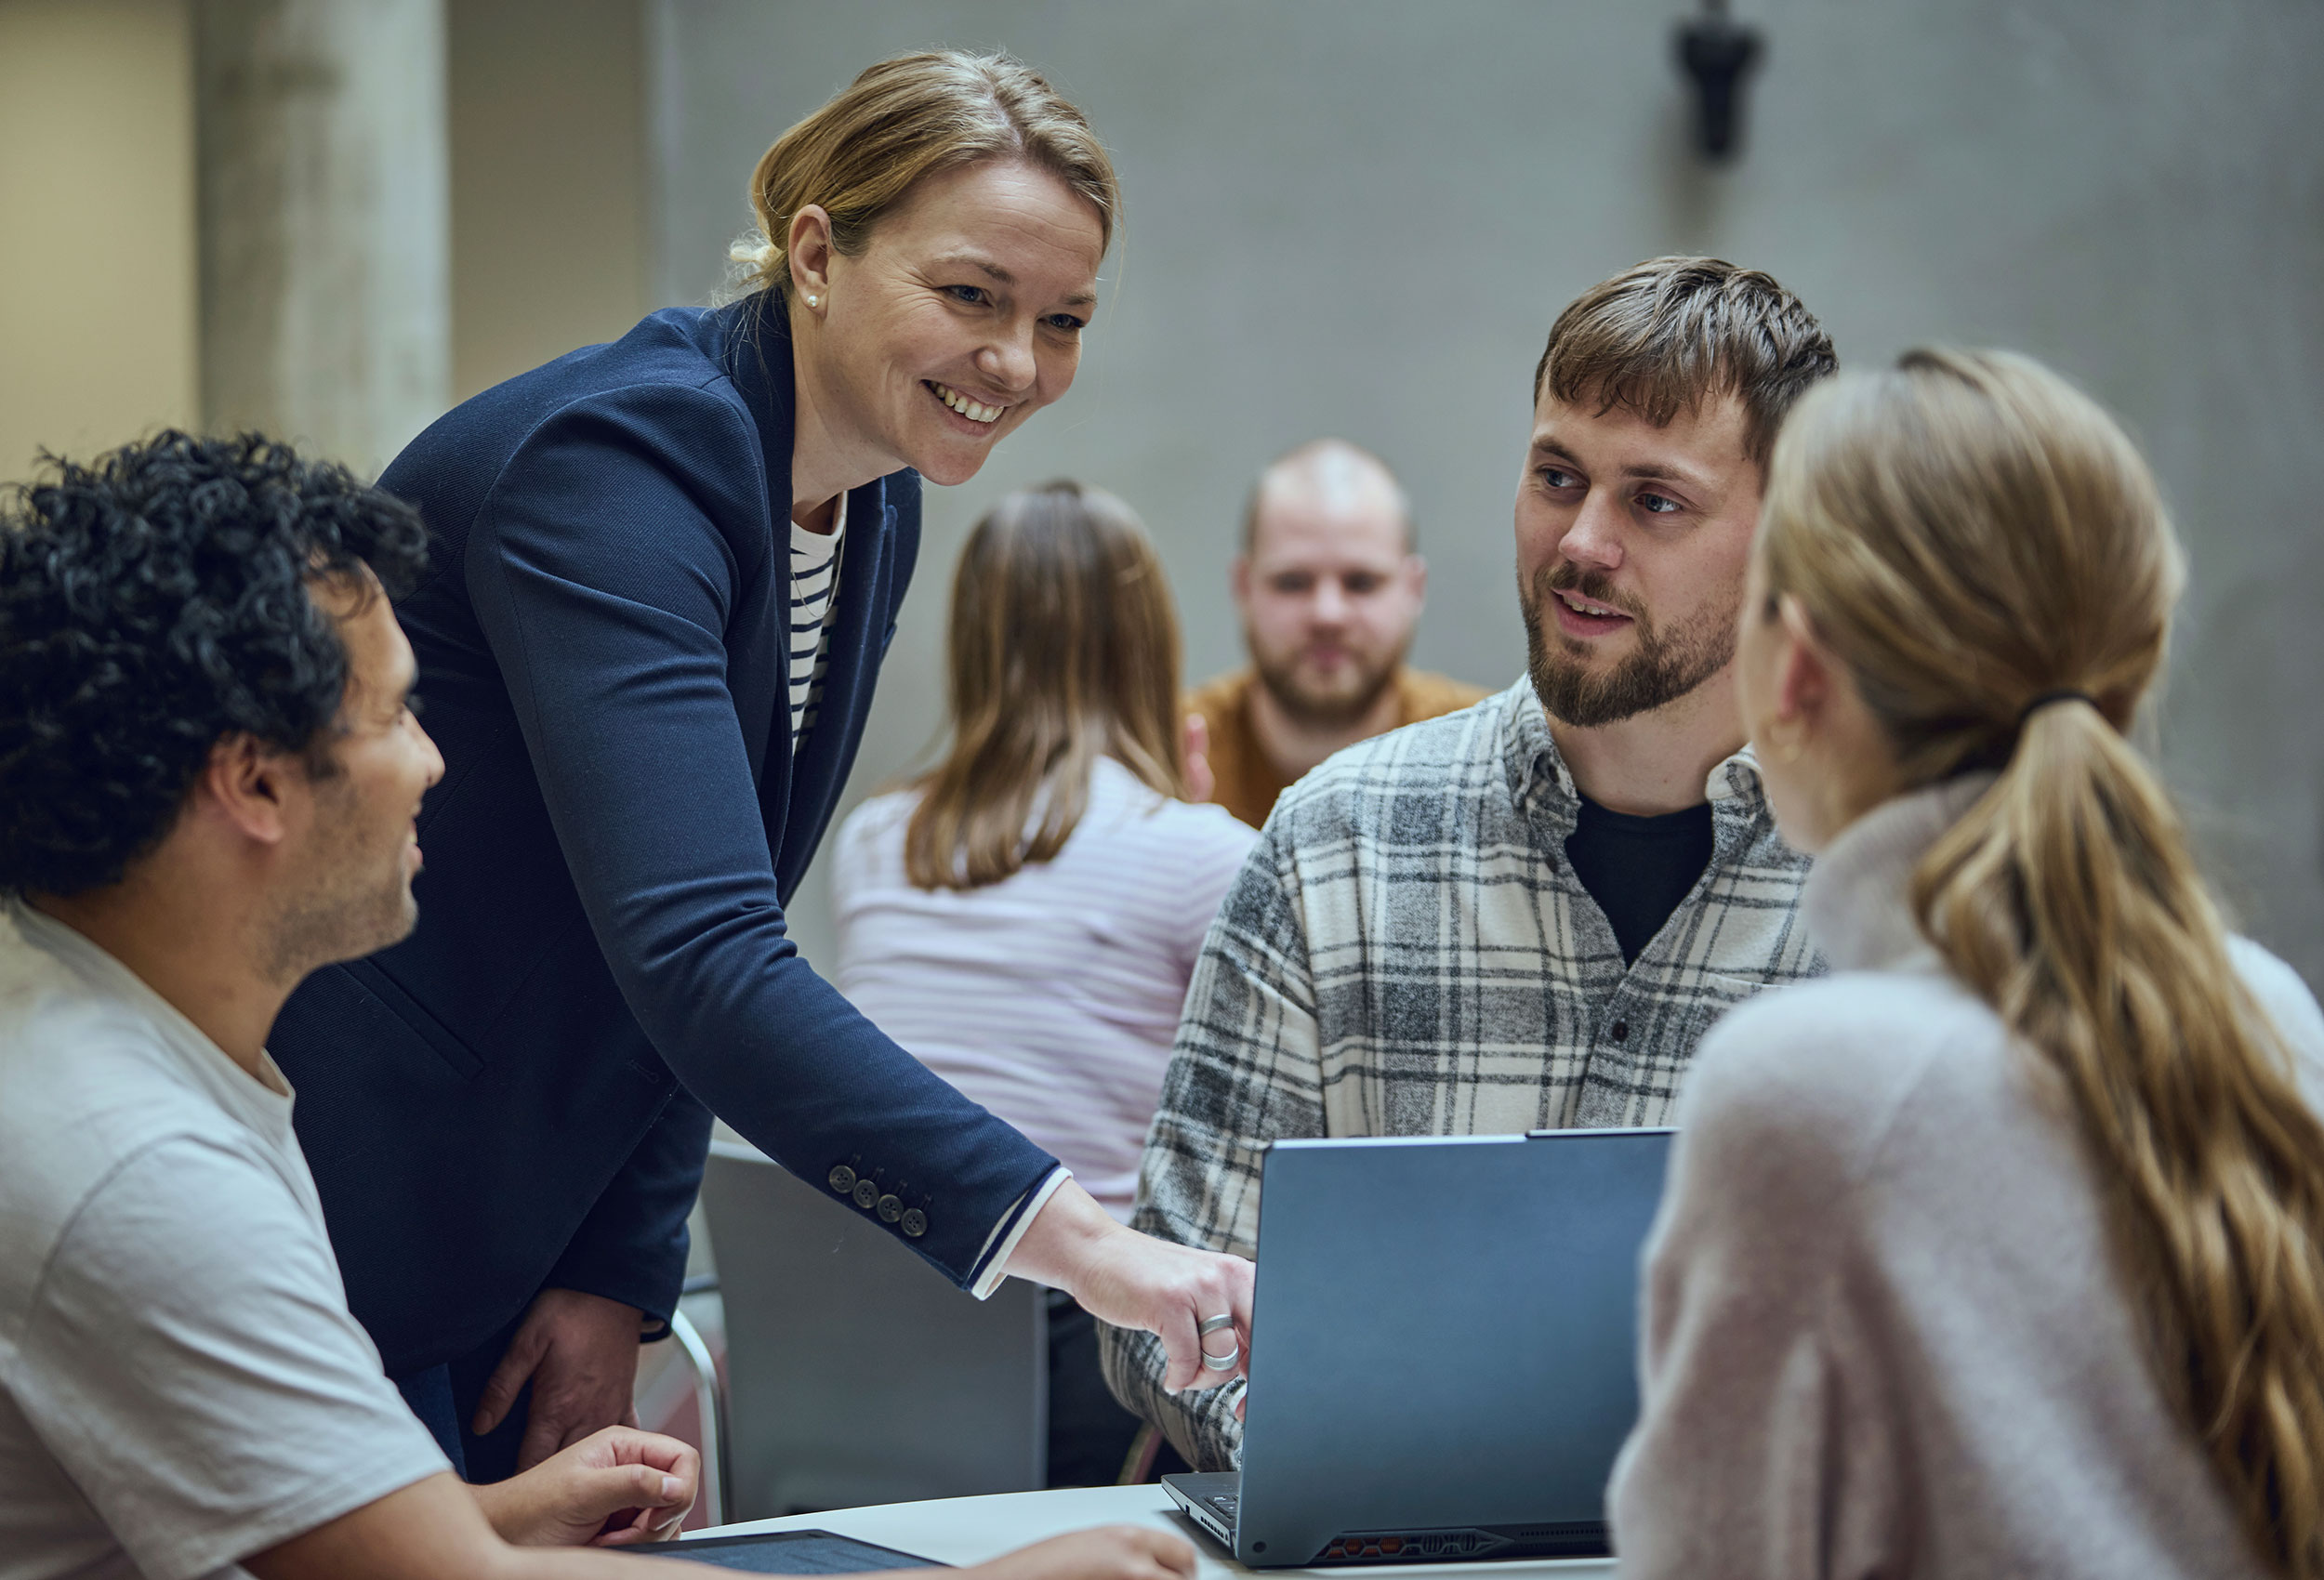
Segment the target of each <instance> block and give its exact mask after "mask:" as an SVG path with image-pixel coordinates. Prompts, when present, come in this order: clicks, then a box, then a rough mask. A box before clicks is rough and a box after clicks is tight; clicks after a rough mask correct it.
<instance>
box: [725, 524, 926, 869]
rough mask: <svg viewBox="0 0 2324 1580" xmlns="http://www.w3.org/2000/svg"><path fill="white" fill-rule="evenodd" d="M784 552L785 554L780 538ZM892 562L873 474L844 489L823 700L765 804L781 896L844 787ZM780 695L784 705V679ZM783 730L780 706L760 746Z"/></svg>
mask: <svg viewBox="0 0 2324 1580" xmlns="http://www.w3.org/2000/svg"><path fill="white" fill-rule="evenodd" d="M784 552H785V554H786V556H787V555H788V553H789V546H788V545H786V546H785V549H784ZM894 561H895V510H894V507H891V505H889V504H888V501H887V480H886V479H884V478H881V479H876V480H874V481H871V482H869V483H866V484H865V485H864V486H863V487H862V488H859V489H855V490H853V491H852V492H851V493H850V494H848V496H847V543H846V546H844V547H843V548H842V549H841V551H840V560H839V586H838V597H837V599H836V600H835V601H834V602H833V604H832V606H831V614H830V618H829V620H828V622H827V624H826V625H825V629H826V631H827V632H828V635H829V640H830V647H831V662H830V665H829V666H828V667H827V668H825V671H824V678H823V700H822V702H821V703H820V704H818V705H817V707H816V710H815V723H814V728H812V729H811V730H810V731H807V733H806V735H805V736H804V737H803V738H802V739H801V740H800V741H799V753H798V756H797V757H796V758H794V759H793V761H792V762H791V764H790V772H789V774H788V775H787V776H786V777H787V778H788V779H789V781H790V792H791V793H790V797H789V804H788V806H787V807H785V808H783V809H780V811H779V813H778V809H776V808H775V807H773V806H768V808H767V810H768V813H769V815H770V818H772V817H774V816H776V815H780V816H781V819H782V821H781V823H779V824H778V823H773V822H772V821H771V822H770V823H769V824H768V830H767V832H768V836H769V837H770V838H771V839H773V840H775V841H776V843H775V860H774V875H775V887H776V889H779V890H780V891H781V892H782V893H783V894H785V895H786V896H787V895H789V894H790V893H791V891H792V889H794V888H795V887H796V886H797V885H798V883H799V879H800V878H801V877H802V876H805V874H806V871H807V863H808V862H809V860H810V859H811V858H812V856H813V855H814V851H815V846H816V844H817V843H818V842H819V841H820V840H821V839H822V837H823V831H824V826H825V824H826V823H828V822H829V821H830V818H831V812H832V809H833V808H834V807H836V806H837V805H838V799H839V793H840V792H841V791H842V790H843V789H845V788H846V786H847V776H848V771H849V770H851V769H852V768H853V767H854V766H855V747H856V744H857V742H858V741H859V740H860V739H861V738H862V736H863V725H864V720H865V718H866V716H868V715H869V713H870V711H871V701H872V689H873V686H874V684H875V680H876V678H877V677H878V673H879V657H880V654H879V647H880V642H881V639H883V638H884V637H885V635H886V633H887V619H888V605H889V601H890V600H889V598H888V588H889V585H890V583H891V580H892V579H893V576H894V572H895V564H894ZM785 699H786V707H787V700H788V690H787V685H786V691H785ZM789 729H790V718H789V715H788V713H787V711H786V713H785V715H784V717H783V718H782V719H781V721H780V722H779V724H778V726H777V732H778V734H779V735H780V736H782V737H783V738H782V739H781V740H778V741H774V742H772V743H770V744H769V746H768V748H767V751H768V755H769V757H772V756H773V754H774V753H775V752H777V751H780V750H785V749H786V746H787V742H788V735H789ZM770 767H772V764H770ZM774 777H775V776H774V775H773V774H772V772H770V773H767V774H765V775H764V776H763V777H762V778H761V779H760V781H759V783H760V785H761V787H762V788H761V790H760V799H761V802H762V803H764V801H765V791H764V788H763V786H765V785H766V784H769V783H772V782H773V780H774Z"/></svg>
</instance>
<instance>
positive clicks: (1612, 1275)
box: [1162, 1130, 1672, 1568]
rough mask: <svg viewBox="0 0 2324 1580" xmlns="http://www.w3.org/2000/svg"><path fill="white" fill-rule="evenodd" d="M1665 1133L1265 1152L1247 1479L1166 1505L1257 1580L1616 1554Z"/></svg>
mask: <svg viewBox="0 0 2324 1580" xmlns="http://www.w3.org/2000/svg"><path fill="white" fill-rule="evenodd" d="M1671 1134H1672V1132H1670V1131H1669V1130H1543V1131H1536V1132H1534V1133H1533V1134H1532V1135H1530V1136H1476V1137H1450V1138H1426V1139H1402V1138H1397V1139H1354V1140H1330V1141H1278V1142H1276V1143H1275V1144H1274V1145H1273V1146H1271V1147H1270V1148H1268V1150H1267V1154H1266V1159H1265V1162H1264V1164H1263V1165H1261V1167H1262V1174H1261V1181H1262V1190H1261V1197H1260V1217H1259V1246H1260V1260H1259V1275H1258V1289H1257V1293H1256V1295H1255V1297H1254V1305H1253V1308H1252V1312H1251V1324H1252V1344H1251V1373H1250V1400H1249V1406H1248V1413H1247V1418H1246V1420H1245V1422H1244V1428H1243V1468H1242V1470H1241V1471H1240V1472H1239V1473H1236V1472H1231V1471H1230V1472H1225V1473H1221V1474H1209V1475H1201V1474H1196V1475H1182V1476H1166V1477H1164V1478H1163V1481H1162V1484H1163V1487H1164V1488H1165V1489H1166V1490H1167V1491H1168V1492H1169V1494H1170V1496H1171V1498H1172V1499H1173V1500H1175V1501H1176V1502H1177V1503H1178V1505H1179V1507H1180V1508H1183V1509H1184V1510H1185V1511H1186V1512H1187V1514H1188V1515H1189V1516H1190V1517H1191V1518H1192V1519H1193V1520H1195V1522H1196V1523H1198V1524H1200V1525H1202V1526H1203V1527H1204V1528H1205V1529H1207V1530H1208V1531H1209V1532H1210V1534H1213V1535H1214V1536H1216V1537H1218V1538H1219V1539H1220V1540H1221V1542H1224V1543H1226V1544H1228V1545H1229V1546H1231V1547H1233V1548H1234V1549H1235V1558H1236V1559H1237V1560H1240V1561H1241V1562H1243V1563H1245V1564H1247V1565H1248V1566H1250V1567H1252V1568H1269V1567H1274V1566H1279V1565H1288V1564H1296V1565H1313V1564H1335V1563H1381V1562H1390V1563H1393V1562H1429V1563H1442V1562H1445V1561H1446V1560H1452V1559H1470V1558H1547V1557H1560V1558H1567V1557H1570V1558H1580V1557H1590V1556H1603V1555H1604V1553H1605V1552H1606V1551H1607V1545H1606V1528H1605V1486H1606V1480H1607V1477H1608V1474H1609V1472H1610V1471H1611V1470H1612V1469H1613V1466H1614V1456H1615V1454H1616V1452H1617V1451H1618V1450H1619V1449H1620V1447H1621V1445H1622V1440H1623V1439H1624V1438H1625V1437H1626V1436H1628V1435H1629V1432H1630V1429H1631V1424H1632V1423H1633V1422H1634V1421H1635V1420H1636V1419H1637V1415H1638V1383H1637V1375H1636V1359H1635V1357H1636V1353H1637V1345H1638V1341H1637V1325H1638V1323H1637V1303H1638V1271H1639V1249H1640V1247H1641V1245H1642V1244H1644V1239H1645V1235H1646V1230H1647V1226H1648V1225H1649V1224H1650V1223H1652V1221H1653V1219H1654V1216H1655V1209H1656V1207H1657V1205H1658V1204H1659V1202H1660V1200H1661V1195H1662V1175H1663V1166H1664V1164H1665V1162H1666V1160H1667V1158H1668V1156H1669V1154H1670V1137H1671Z"/></svg>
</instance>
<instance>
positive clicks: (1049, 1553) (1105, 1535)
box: [962, 1525, 1195, 1580]
mask: <svg viewBox="0 0 2324 1580" xmlns="http://www.w3.org/2000/svg"><path fill="white" fill-rule="evenodd" d="M962 1573H966V1574H973V1575H975V1576H977V1577H978V1580H1194V1573H1195V1549H1194V1547H1192V1546H1191V1545H1190V1544H1189V1543H1188V1542H1187V1540H1186V1539H1185V1538H1184V1537H1183V1536H1173V1535H1171V1534H1169V1532H1168V1531H1155V1530H1150V1529H1148V1528H1147V1527H1145V1526H1143V1525H1100V1526H1098V1527H1097V1528H1096V1529H1095V1530H1090V1531H1076V1532H1074V1533H1073V1534H1070V1535H1064V1536H1051V1537H1050V1539H1049V1540H1048V1541H1046V1542H1036V1543H1034V1544H1033V1546H1031V1547H1019V1548H1018V1549H1017V1550H1016V1551H1015V1552H1010V1553H1003V1554H1001V1555H1000V1557H998V1558H997V1559H993V1560H990V1561H989V1562H985V1563H980V1564H977V1565H976V1566H974V1567H973V1568H971V1569H967V1570H964V1571H962Z"/></svg>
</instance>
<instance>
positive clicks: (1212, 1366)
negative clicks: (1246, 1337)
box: [1202, 1344, 1243, 1372]
mask: <svg viewBox="0 0 2324 1580" xmlns="http://www.w3.org/2000/svg"><path fill="white" fill-rule="evenodd" d="M1242 1358H1243V1347H1242V1346H1241V1345H1239V1344H1238V1345H1236V1346H1235V1348H1234V1349H1232V1350H1228V1351H1227V1352H1226V1353H1225V1354H1223V1355H1213V1354H1211V1353H1210V1351H1208V1350H1204V1351H1203V1352H1202V1369H1203V1370H1204V1371H1206V1372H1231V1371H1233V1370H1234V1369H1235V1363H1236V1362H1238V1361H1240V1360H1242Z"/></svg>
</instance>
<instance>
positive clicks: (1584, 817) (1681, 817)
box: [1565, 796, 1710, 966]
mask: <svg viewBox="0 0 2324 1580" xmlns="http://www.w3.org/2000/svg"><path fill="white" fill-rule="evenodd" d="M1565 859H1566V860H1567V861H1569V862H1572V863H1573V864H1574V876H1576V877H1578V878H1579V879H1580V880H1581V886H1582V888H1584V889H1588V890H1589V891H1590V898H1591V899H1592V900H1595V901H1596V902H1598V909H1599V910H1601V911H1604V913H1605V919H1606V920H1607V921H1609V922H1611V923H1613V924H1614V941H1615V942H1617V943H1618V944H1620V945H1621V946H1622V964H1623V965H1625V966H1627V965H1630V964H1631V962H1632V961H1634V960H1636V959H1637V958H1638V952H1639V951H1640V950H1642V949H1644V948H1645V947H1646V945H1647V944H1648V943H1650V942H1651V941H1653V940H1654V935H1655V934H1657V933H1658V932H1660V931H1661V930H1662V924H1663V923H1665V922H1667V921H1669V920H1670V913H1671V912H1673V911H1675V910H1677V909H1678V908H1679V903H1680V902H1682V901H1684V899H1685V898H1686V897H1687V895H1688V894H1689V893H1690V892H1692V891H1693V889H1694V888H1695V880H1696V879H1697V878H1699V877H1701V876H1703V869H1704V868H1705V867H1708V866H1709V865H1710V802H1709V801H1705V802H1703V803H1702V804H1701V805H1700V806H1695V807H1689V808H1687V809H1686V810H1684V811H1683V812H1669V813H1666V814H1664V815H1663V816H1661V817H1651V818H1642V817H1632V816H1631V815H1630V814H1629V813H1627V812H1612V811H1608V810H1606V809H1605V808H1604V807H1602V806H1600V805H1598V803H1597V802H1595V801H1593V800H1591V799H1590V797H1587V796H1584V797H1581V815H1580V816H1579V817H1578V818H1577V819H1576V820H1575V822H1574V832H1573V833H1572V834H1570V835H1568V836H1566V837H1565Z"/></svg>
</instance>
